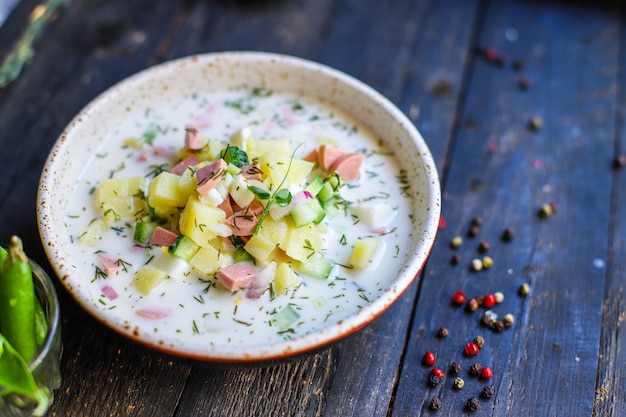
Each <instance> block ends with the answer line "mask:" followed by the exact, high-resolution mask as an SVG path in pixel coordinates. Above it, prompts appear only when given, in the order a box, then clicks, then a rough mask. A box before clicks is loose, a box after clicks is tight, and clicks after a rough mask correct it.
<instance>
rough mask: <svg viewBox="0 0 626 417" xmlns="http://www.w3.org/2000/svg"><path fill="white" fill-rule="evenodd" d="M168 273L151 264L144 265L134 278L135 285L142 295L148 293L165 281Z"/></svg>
mask: <svg viewBox="0 0 626 417" xmlns="http://www.w3.org/2000/svg"><path fill="white" fill-rule="evenodd" d="M165 278H167V273H165V272H164V271H161V270H160V269H157V268H155V267H153V266H151V265H144V266H142V267H141V268H140V269H139V271H137V273H136V274H135V277H134V278H133V285H134V286H135V288H137V290H138V291H139V293H140V294H141V295H148V294H150V292H151V291H152V290H153V289H155V288H156V287H157V286H158V285H159V284H161V283H162V282H163V281H165Z"/></svg>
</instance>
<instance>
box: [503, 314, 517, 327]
mask: <svg viewBox="0 0 626 417" xmlns="http://www.w3.org/2000/svg"><path fill="white" fill-rule="evenodd" d="M502 323H503V324H504V327H511V326H512V325H513V323H515V316H513V314H511V313H509V314H507V315H505V316H504V317H502Z"/></svg>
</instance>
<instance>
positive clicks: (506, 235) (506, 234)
mask: <svg viewBox="0 0 626 417" xmlns="http://www.w3.org/2000/svg"><path fill="white" fill-rule="evenodd" d="M514 235H515V232H514V231H513V229H511V228H510V227H507V228H506V229H504V230H503V231H502V236H501V239H502V240H503V241H504V242H510V241H511V240H513V236H514Z"/></svg>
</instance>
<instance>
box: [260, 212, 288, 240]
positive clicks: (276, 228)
mask: <svg viewBox="0 0 626 417" xmlns="http://www.w3.org/2000/svg"><path fill="white" fill-rule="evenodd" d="M290 223H293V222H286V221H276V220H274V219H272V217H271V216H265V219H263V223H262V224H261V228H260V233H262V234H263V235H264V236H266V237H267V238H268V239H269V240H270V241H272V242H273V243H274V245H275V246H282V245H283V243H284V242H285V239H286V237H287V233H288V232H289V224H290Z"/></svg>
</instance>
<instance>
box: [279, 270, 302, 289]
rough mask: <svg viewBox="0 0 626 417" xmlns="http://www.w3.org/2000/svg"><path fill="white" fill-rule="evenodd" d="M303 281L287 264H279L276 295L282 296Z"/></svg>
mask: <svg viewBox="0 0 626 417" xmlns="http://www.w3.org/2000/svg"><path fill="white" fill-rule="evenodd" d="M301 282H302V281H301V280H300V277H299V276H298V274H296V272H295V271H294V270H293V269H292V268H291V266H290V265H289V264H287V263H279V264H278V266H277V267H276V275H274V290H275V291H276V294H282V293H284V292H285V291H287V290H289V289H291V288H295V287H297V286H298V285H300V283H301Z"/></svg>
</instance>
